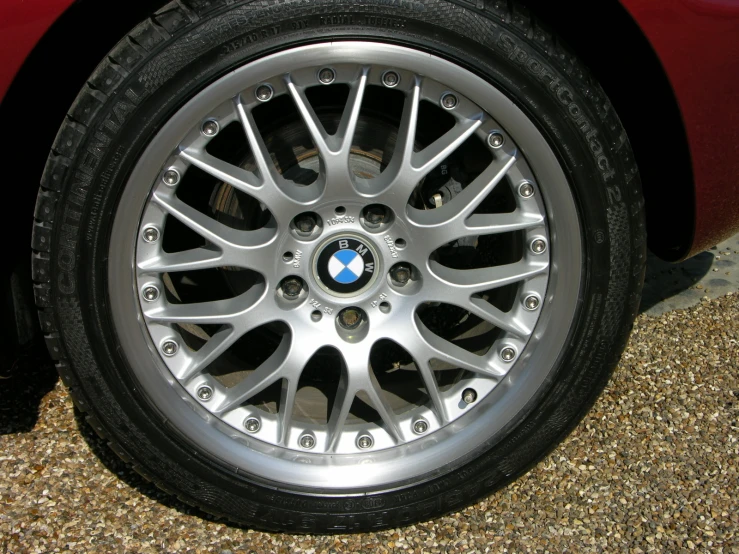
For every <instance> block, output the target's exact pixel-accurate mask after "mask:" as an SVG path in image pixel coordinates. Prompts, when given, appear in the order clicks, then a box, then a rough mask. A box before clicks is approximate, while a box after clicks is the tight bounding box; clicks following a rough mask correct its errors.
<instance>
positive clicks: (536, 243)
mask: <svg viewBox="0 0 739 554" xmlns="http://www.w3.org/2000/svg"><path fill="white" fill-rule="evenodd" d="M546 249H547V242H546V241H545V240H544V239H534V240H532V241H531V251H532V252H533V253H534V254H542V253H544V251H545V250H546Z"/></svg>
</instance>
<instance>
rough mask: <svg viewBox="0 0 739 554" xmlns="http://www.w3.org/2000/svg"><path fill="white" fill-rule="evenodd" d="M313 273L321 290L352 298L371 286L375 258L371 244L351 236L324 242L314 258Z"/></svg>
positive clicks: (375, 268) (375, 262)
mask: <svg viewBox="0 0 739 554" xmlns="http://www.w3.org/2000/svg"><path fill="white" fill-rule="evenodd" d="M315 260H316V261H315V263H314V271H315V273H316V277H317V278H318V281H319V283H320V284H321V285H322V287H323V288H324V289H326V290H327V291H329V292H332V293H334V294H338V295H354V294H357V293H359V292H362V291H363V290H365V289H366V288H367V287H369V285H371V284H372V282H373V281H374V278H375V271H376V270H377V267H376V264H377V257H376V254H375V251H374V249H373V248H372V245H370V244H367V243H366V242H364V241H363V240H360V239H358V238H356V237H352V236H341V237H337V238H333V239H331V240H330V241H328V242H326V243H325V244H324V245H323V247H322V248H321V249H320V250H319V252H318V256H317V257H316V259H315Z"/></svg>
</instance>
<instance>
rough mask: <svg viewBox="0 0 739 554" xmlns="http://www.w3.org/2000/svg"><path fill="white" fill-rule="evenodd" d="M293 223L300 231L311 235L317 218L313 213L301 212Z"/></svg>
mask: <svg viewBox="0 0 739 554" xmlns="http://www.w3.org/2000/svg"><path fill="white" fill-rule="evenodd" d="M293 224H294V225H295V228H296V229H297V230H298V231H299V232H300V233H303V234H306V235H309V234H310V233H312V232H313V229H314V228H315V227H316V218H315V217H313V216H312V215H311V214H300V215H299V216H297V217H296V218H295V219H294V220H293Z"/></svg>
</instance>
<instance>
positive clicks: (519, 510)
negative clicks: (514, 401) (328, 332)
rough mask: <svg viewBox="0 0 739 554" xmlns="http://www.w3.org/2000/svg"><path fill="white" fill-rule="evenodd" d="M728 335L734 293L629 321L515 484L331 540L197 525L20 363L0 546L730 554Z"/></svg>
mask: <svg viewBox="0 0 739 554" xmlns="http://www.w3.org/2000/svg"><path fill="white" fill-rule="evenodd" d="M738 340H739V294H737V293H734V294H731V293H730V294H728V295H726V296H723V297H721V298H719V299H708V298H707V297H706V298H705V299H704V300H702V301H700V303H699V304H698V305H695V306H693V307H691V308H689V309H687V310H677V311H672V312H668V313H665V314H663V315H661V316H659V317H654V316H648V315H645V314H644V315H641V316H640V317H639V319H638V321H637V324H636V327H635V329H634V333H633V336H632V338H631V341H630V343H629V346H628V349H627V351H626V353H625V355H624V357H623V359H622V362H621V364H620V365H619V366H618V369H617V370H616V373H615V375H614V378H613V380H612V382H611V384H610V385H609V387H608V389H607V390H606V391H605V393H604V394H603V396H602V397H601V398H600V400H599V401H598V402H597V403H596V405H595V406H594V408H593V410H592V411H591V413H590V414H589V415H588V416H587V417H586V418H585V420H584V421H583V422H582V424H581V425H580V426H579V427H578V428H577V430H576V431H575V432H574V433H573V434H572V435H571V436H570V437H569V438H568V439H567V440H566V441H565V442H564V443H563V444H562V445H560V446H559V447H558V448H557V449H556V450H555V451H554V452H553V453H552V454H551V455H549V456H548V457H547V458H546V459H545V460H543V461H542V462H541V463H540V464H539V465H538V466H536V467H535V468H534V469H533V470H532V471H531V472H530V473H528V474H527V475H526V476H524V477H523V478H521V479H519V480H518V481H516V482H515V483H513V484H512V485H510V486H508V487H507V488H505V489H503V490H501V491H499V492H498V493H497V494H494V495H492V496H491V497H489V498H488V499H486V500H485V501H483V502H480V503H478V504H476V505H474V506H472V507H470V508H468V509H466V510H464V511H462V512H460V513H456V514H452V515H450V516H449V517H444V518H441V519H438V520H434V521H428V522H425V523H422V524H419V525H415V526H411V527H408V528H404V529H395V530H392V531H387V532H382V533H373V534H365V535H354V536H351V535H347V536H331V537H324V536H318V537H307V536H292V535H281V534H267V533H260V532H254V531H251V530H246V529H239V528H235V527H231V526H228V525H226V524H224V523H222V522H219V521H214V520H213V519H210V518H209V519H205V520H204V519H201V518H200V517H199V516H198V514H197V513H195V512H194V511H193V510H192V509H190V508H188V507H186V506H183V505H181V504H179V503H178V502H176V501H173V500H172V499H170V498H169V497H167V496H166V495H164V494H162V493H160V492H159V491H157V490H156V489H155V488H153V487H152V486H150V485H149V484H147V483H146V482H144V481H143V480H142V479H141V478H139V477H138V476H137V475H135V474H133V473H132V472H131V471H129V470H128V469H127V468H126V467H125V466H124V465H123V464H122V463H121V462H119V461H117V459H116V458H115V457H114V456H113V455H111V453H110V452H109V451H108V450H107V449H106V448H105V447H104V446H103V445H102V443H101V442H100V441H99V440H98V439H97V438H96V437H95V435H94V433H93V432H92V431H91V430H90V429H89V427H88V426H87V425H86V424H85V423H84V422H83V421H82V420H81V419H80V418H79V415H78V414H76V413H75V411H74V409H73V406H72V403H71V401H70V400H69V397H68V396H67V394H66V393H65V391H64V389H63V387H62V386H61V385H60V384H59V383H57V382H56V379H55V378H54V377H53V375H52V374H51V373H50V372H49V369H48V367H46V368H41V369H39V368H36V369H33V368H32V369H31V370H30V372H31V373H30V374H29V376H28V379H27V381H26V382H27V383H29V385H28V386H25V387H24V388H22V390H21V389H17V390H16V391H15V393H16V394H14V395H13V397H14V398H15V399H16V400H18V401H20V400H23V401H24V402H25V404H23V405H34V406H35V404H34V402H32V400H33V399H35V398H40V405H39V413H38V414H36V413H35V409H33V410H31V409H30V408H29V409H26V410H25V411H24V410H22V409H20V408H19V405H16V407H15V409H11V408H12V406H11V405H9V404H8V403H7V402H6V403H5V405H4V406H5V408H6V409H5V410H1V409H0V505H1V506H2V507H1V508H0V550H2V551H3V552H13V553H16V552H75V553H78V552H124V551H125V552H141V553H147V552H163V551H165V552H216V553H220V554H235V553H237V552H260V553H261V552H309V553H320V552H349V551H352V552H354V551H362V552H370V551H371V552H395V551H397V552H408V553H411V552H488V551H490V552H528V551H537V552H546V551H551V552H562V551H564V550H567V549H569V550H571V551H603V550H608V551H629V552H650V551H661V552H689V551H710V552H731V553H735V554H739V500H738V499H737V492H738V491H739V442H737V438H738V437H739V423H738V422H737V420H738V419H739V345H738V344H737V341H738ZM37 365H38V364H37ZM29 403H30V404H29ZM1 407H2V406H0V408H1ZM29 410H30V411H29ZM37 415H38V418H37V417H36V416H37Z"/></svg>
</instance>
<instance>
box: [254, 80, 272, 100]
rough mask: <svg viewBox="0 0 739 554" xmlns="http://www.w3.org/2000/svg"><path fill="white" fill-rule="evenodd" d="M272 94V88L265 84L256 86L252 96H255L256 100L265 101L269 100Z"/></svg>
mask: <svg viewBox="0 0 739 554" xmlns="http://www.w3.org/2000/svg"><path fill="white" fill-rule="evenodd" d="M273 94H274V90H272V87H271V86H270V85H267V84H264V85H259V86H258V87H257V90H255V91H254V96H256V98H257V100H259V101H260V102H267V101H268V100H271V99H272V95H273Z"/></svg>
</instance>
